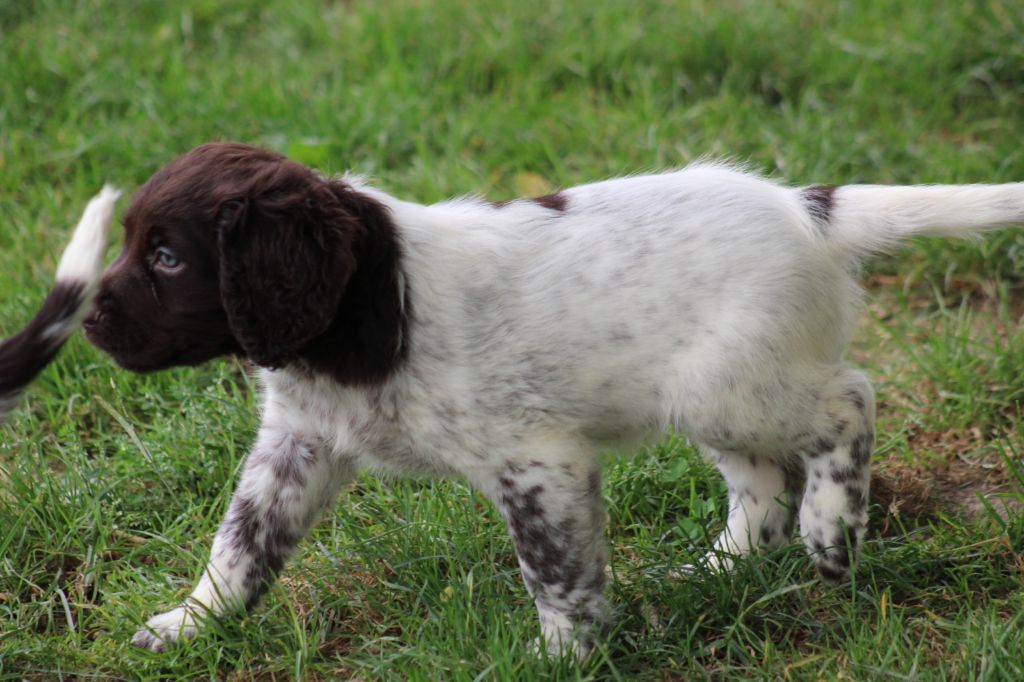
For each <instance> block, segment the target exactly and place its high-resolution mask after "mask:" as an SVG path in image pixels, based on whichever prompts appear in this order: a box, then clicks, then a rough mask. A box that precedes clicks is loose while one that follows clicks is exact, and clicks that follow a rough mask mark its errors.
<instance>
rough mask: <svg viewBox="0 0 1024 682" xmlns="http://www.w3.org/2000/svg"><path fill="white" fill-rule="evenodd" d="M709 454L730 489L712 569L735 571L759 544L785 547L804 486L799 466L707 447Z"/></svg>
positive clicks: (709, 561) (710, 559) (712, 554)
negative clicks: (736, 559)
mask: <svg viewBox="0 0 1024 682" xmlns="http://www.w3.org/2000/svg"><path fill="white" fill-rule="evenodd" d="M704 453H705V456H706V457H707V458H708V459H709V460H710V461H712V462H714V463H715V465H716V466H717V467H718V470H719V471H720V472H721V473H722V476H723V478H725V482H726V484H727V485H728V486H729V516H728V519H727V521H726V525H725V529H724V530H723V531H722V533H721V535H719V536H718V540H716V541H715V545H714V550H713V551H712V552H710V553H709V554H708V555H707V559H706V566H707V567H708V568H710V569H711V570H729V569H731V568H732V565H733V560H734V559H733V557H736V556H745V555H747V554H749V553H750V552H751V550H752V549H753V548H754V547H756V546H757V545H758V544H760V545H762V546H765V547H778V546H780V545H781V544H782V543H783V542H785V540H786V539H787V538H788V537H789V533H790V531H791V529H792V520H793V510H794V508H795V503H796V496H797V494H798V493H799V490H800V486H801V484H802V472H801V471H800V470H799V467H798V465H794V464H793V463H787V464H786V465H781V464H779V463H778V462H776V461H775V460H772V459H769V458H767V457H757V456H754V455H751V456H747V455H739V454H735V453H730V452H722V451H718V450H714V449H712V448H706V447H705V448H704Z"/></svg>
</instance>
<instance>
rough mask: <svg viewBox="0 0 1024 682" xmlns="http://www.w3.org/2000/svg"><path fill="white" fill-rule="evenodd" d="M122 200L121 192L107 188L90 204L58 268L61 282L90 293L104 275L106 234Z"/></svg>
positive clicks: (58, 277)
mask: <svg viewBox="0 0 1024 682" xmlns="http://www.w3.org/2000/svg"><path fill="white" fill-rule="evenodd" d="M120 196H121V190H119V189H117V188H115V187H112V186H111V185H104V186H103V189H102V190H100V193H99V194H97V195H96V196H95V197H93V198H92V200H90V201H89V205H88V206H86V207H85V212H84V213H83V214H82V219H81V220H79V221H78V227H76V228H75V233H74V235H73V236H72V237H71V243H69V244H68V246H67V248H66V249H64V255H63V256H61V259H60V264H59V265H58V266H57V281H58V282H72V281H74V282H83V283H85V285H86V287H87V288H88V289H89V290H90V291H91V290H92V289H94V288H95V286H96V285H97V283H98V282H99V279H100V275H102V274H103V254H104V252H105V251H106V246H107V233H108V232H109V231H110V222H111V219H112V218H113V216H114V204H115V203H116V202H117V199H118V197H120Z"/></svg>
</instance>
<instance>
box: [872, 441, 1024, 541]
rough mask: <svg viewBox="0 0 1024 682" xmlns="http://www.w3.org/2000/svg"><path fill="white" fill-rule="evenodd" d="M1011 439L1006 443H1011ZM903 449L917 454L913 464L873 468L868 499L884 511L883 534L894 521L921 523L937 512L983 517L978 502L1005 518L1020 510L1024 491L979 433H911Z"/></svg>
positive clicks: (892, 461)
mask: <svg viewBox="0 0 1024 682" xmlns="http://www.w3.org/2000/svg"><path fill="white" fill-rule="evenodd" d="M1015 436H1016V434H1008V435H1007V438H1009V439H1011V440H1014V441H1015V440H1017V438H1016V437H1015ZM908 445H909V447H910V449H911V450H913V451H914V452H920V453H921V454H922V456H921V457H919V458H916V460H915V461H914V462H913V463H910V462H907V461H906V460H904V459H900V458H896V457H892V458H883V459H882V460H880V461H878V462H876V465H875V473H874V475H873V476H872V497H873V499H874V501H875V503H876V504H878V505H879V506H881V508H882V509H883V510H885V518H884V520H883V528H882V531H883V533H884V532H885V530H887V529H888V526H889V525H890V522H891V521H893V520H894V518H899V517H903V518H908V519H918V520H922V519H926V518H929V517H933V516H935V515H936V514H938V513H940V512H948V513H955V514H966V515H967V516H969V517H975V518H980V517H983V516H985V515H986V514H988V510H987V508H986V505H985V503H984V502H982V499H984V500H986V501H987V502H988V503H989V504H990V505H991V506H992V507H993V508H994V509H995V510H996V511H998V512H999V513H1000V514H1001V515H1003V516H1004V517H1005V516H1006V515H1007V514H1009V513H1017V512H1020V511H1021V510H1022V509H1024V495H1022V494H1021V493H1022V492H1024V491H1022V490H1021V488H1020V485H1019V483H1018V482H1017V479H1016V478H1015V477H1014V475H1013V472H1012V471H1011V470H1010V466H1009V465H1008V463H1007V460H1006V458H1005V457H1004V456H1003V455H1002V454H1001V452H1000V451H999V450H998V449H997V448H995V447H994V446H993V445H992V443H991V442H988V441H987V440H986V439H985V438H984V437H983V434H982V433H981V431H980V430H979V429H976V428H975V429H972V430H971V431H969V432H966V433H965V432H963V431H959V430H951V431H944V432H939V431H924V432H920V433H910V434H908ZM979 498H982V499H979Z"/></svg>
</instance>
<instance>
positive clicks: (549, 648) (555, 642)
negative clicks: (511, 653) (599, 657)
mask: <svg viewBox="0 0 1024 682" xmlns="http://www.w3.org/2000/svg"><path fill="white" fill-rule="evenodd" d="M565 637H566V639H563V638H562V637H558V638H557V639H548V638H545V637H537V638H536V639H534V640H533V643H532V645H531V646H530V652H531V653H532V654H533V655H534V656H537V657H538V658H544V657H545V656H547V657H551V658H571V659H573V660H574V661H582V660H583V659H585V658H586V657H587V655H588V654H589V653H590V650H591V648H592V647H591V646H590V645H589V644H587V643H585V642H581V641H580V640H579V639H577V638H576V637H573V636H572V635H566V636H565Z"/></svg>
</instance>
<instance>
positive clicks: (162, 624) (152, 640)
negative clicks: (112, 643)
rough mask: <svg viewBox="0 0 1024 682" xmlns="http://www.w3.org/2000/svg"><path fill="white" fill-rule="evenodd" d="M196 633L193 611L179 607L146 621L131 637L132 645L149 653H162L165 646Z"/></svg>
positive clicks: (197, 630) (196, 627) (197, 629)
mask: <svg viewBox="0 0 1024 682" xmlns="http://www.w3.org/2000/svg"><path fill="white" fill-rule="evenodd" d="M197 632H199V627H198V624H197V622H196V618H195V614H194V613H193V611H192V610H191V609H187V608H185V607H184V606H179V607H178V608H176V609H172V610H171V611H168V612H167V613H161V614H160V615H158V616H153V617H152V618H150V619H149V620H147V621H146V626H145V627H144V628H142V629H140V630H139V631H138V632H136V633H135V636H134V637H132V644H134V645H135V646H139V647H142V648H143V649H149V650H150V651H163V650H164V649H165V648H166V647H167V645H169V644H173V643H174V642H177V641H180V640H183V639H188V638H190V637H194V636H195V635H196V633H197Z"/></svg>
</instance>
